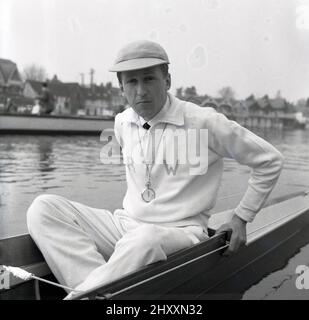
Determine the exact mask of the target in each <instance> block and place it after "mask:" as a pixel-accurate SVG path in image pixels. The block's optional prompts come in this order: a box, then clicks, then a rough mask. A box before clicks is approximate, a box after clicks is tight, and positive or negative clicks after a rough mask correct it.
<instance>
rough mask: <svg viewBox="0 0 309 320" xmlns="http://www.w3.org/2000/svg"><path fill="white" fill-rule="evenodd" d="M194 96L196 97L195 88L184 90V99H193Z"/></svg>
mask: <svg viewBox="0 0 309 320" xmlns="http://www.w3.org/2000/svg"><path fill="white" fill-rule="evenodd" d="M195 96H197V92H196V88H195V86H192V87H188V88H186V89H185V97H186V98H188V97H195Z"/></svg>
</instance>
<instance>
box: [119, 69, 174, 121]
mask: <svg viewBox="0 0 309 320" xmlns="http://www.w3.org/2000/svg"><path fill="white" fill-rule="evenodd" d="M170 86H171V79H170V75H169V74H168V75H166V76H164V75H163V72H162V70H161V68H160V67H159V66H155V67H151V68H146V69H140V70H133V71H125V72H122V73H121V83H120V88H121V90H122V91H123V93H124V95H125V97H126V98H127V100H128V103H129V105H130V106H131V107H132V108H133V109H134V111H135V112H136V113H137V114H138V115H140V116H141V117H142V118H144V119H145V120H146V121H149V120H150V119H152V118H153V117H154V116H155V115H156V114H157V113H158V112H159V111H160V110H161V109H162V108H163V106H164V103H165V101H166V98H167V91H168V90H169V88H170Z"/></svg>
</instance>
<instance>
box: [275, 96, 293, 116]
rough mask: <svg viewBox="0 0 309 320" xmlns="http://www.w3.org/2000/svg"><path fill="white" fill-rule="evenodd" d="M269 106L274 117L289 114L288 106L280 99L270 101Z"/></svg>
mask: <svg viewBox="0 0 309 320" xmlns="http://www.w3.org/2000/svg"><path fill="white" fill-rule="evenodd" d="M270 105H271V107H272V110H273V111H274V113H275V114H276V115H282V114H285V113H287V112H289V104H288V103H287V102H286V100H285V99H283V98H281V97H276V98H274V99H270Z"/></svg>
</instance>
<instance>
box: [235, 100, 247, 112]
mask: <svg viewBox="0 0 309 320" xmlns="http://www.w3.org/2000/svg"><path fill="white" fill-rule="evenodd" d="M232 110H233V112H234V114H236V115H237V114H239V115H243V116H247V115H248V107H247V105H246V103H245V101H243V100H239V101H237V102H235V104H234V105H233V106H232Z"/></svg>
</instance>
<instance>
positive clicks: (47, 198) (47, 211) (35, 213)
mask: <svg viewBox="0 0 309 320" xmlns="http://www.w3.org/2000/svg"><path fill="white" fill-rule="evenodd" d="M57 198H58V196H56V195H51V194H42V195H40V196H38V197H36V198H35V199H34V200H33V202H32V203H31V205H30V207H29V208H28V210H27V226H28V230H29V232H30V234H31V233H32V231H34V230H35V229H36V230H38V228H42V227H43V226H44V225H45V224H46V222H47V221H48V218H49V217H50V216H51V214H52V210H51V209H52V206H53V204H54V203H55V201H56V200H57Z"/></svg>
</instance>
